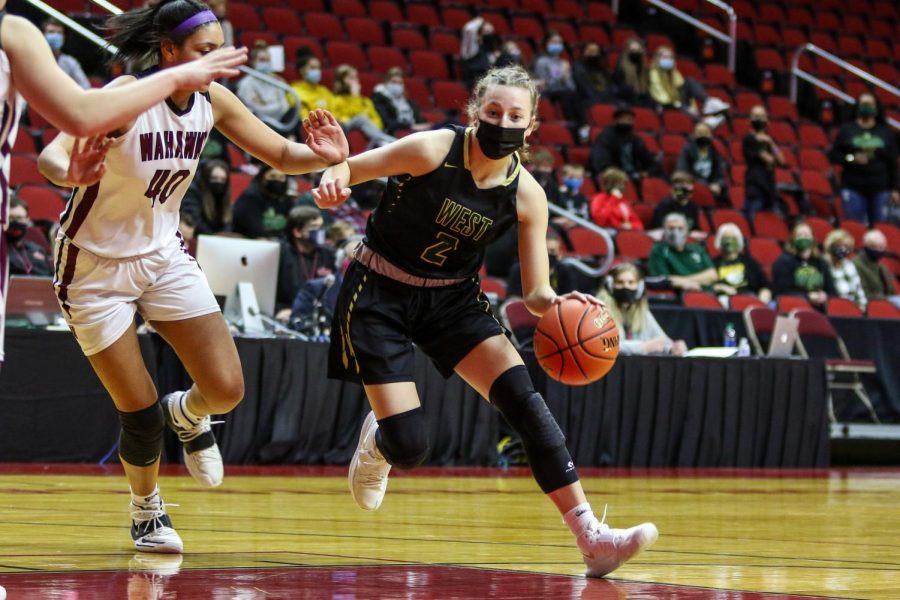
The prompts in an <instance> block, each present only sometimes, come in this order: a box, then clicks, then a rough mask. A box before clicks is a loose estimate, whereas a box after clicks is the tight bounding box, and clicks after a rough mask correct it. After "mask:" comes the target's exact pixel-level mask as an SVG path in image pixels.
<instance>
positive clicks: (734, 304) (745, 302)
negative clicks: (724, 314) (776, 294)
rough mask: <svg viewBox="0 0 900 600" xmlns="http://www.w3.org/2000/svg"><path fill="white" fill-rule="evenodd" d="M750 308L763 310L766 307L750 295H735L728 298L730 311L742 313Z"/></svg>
mask: <svg viewBox="0 0 900 600" xmlns="http://www.w3.org/2000/svg"><path fill="white" fill-rule="evenodd" d="M751 306H752V307H761V308H764V307H765V306H766V305H765V304H763V303H762V300H760V299H759V298H757V297H756V296H751V295H750V294H735V295H734V296H730V297H729V298H728V307H729V308H730V309H731V310H740V311H744V310H746V309H747V308H750V307H751Z"/></svg>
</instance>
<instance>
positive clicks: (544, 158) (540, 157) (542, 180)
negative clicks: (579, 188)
mask: <svg viewBox="0 0 900 600" xmlns="http://www.w3.org/2000/svg"><path fill="white" fill-rule="evenodd" d="M528 154H529V156H528V163H529V170H530V171H531V176H532V177H534V180H535V181H537V182H538V185H540V186H541V189H543V190H544V193H545V194H547V200H549V201H550V202H552V203H554V204H556V203H557V202H556V197H557V195H558V194H559V177H558V176H557V173H556V169H555V168H554V164H555V162H556V161H555V159H554V158H553V154H551V152H550V151H549V150H547V149H546V148H541V147H540V146H538V147H536V148H531V149H529V153H528Z"/></svg>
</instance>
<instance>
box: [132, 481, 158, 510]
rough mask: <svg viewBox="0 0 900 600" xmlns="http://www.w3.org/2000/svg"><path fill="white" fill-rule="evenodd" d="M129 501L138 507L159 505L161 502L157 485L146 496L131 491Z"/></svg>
mask: <svg viewBox="0 0 900 600" xmlns="http://www.w3.org/2000/svg"><path fill="white" fill-rule="evenodd" d="M131 502H132V503H133V504H134V505H135V506H139V507H140V508H155V507H157V506H159V505H160V503H161V502H162V500H161V499H160V497H159V486H156V487H155V488H153V491H152V492H150V493H149V494H148V495H146V496H139V495H137V494H135V493H134V492H131Z"/></svg>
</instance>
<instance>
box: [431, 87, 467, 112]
mask: <svg viewBox="0 0 900 600" xmlns="http://www.w3.org/2000/svg"><path fill="white" fill-rule="evenodd" d="M431 95H432V97H433V98H434V105H435V106H436V107H437V108H441V109H444V110H451V111H456V112H465V108H466V103H467V102H468V101H469V92H468V90H466V86H464V85H463V84H462V83H460V82H459V81H435V82H433V83H432V84H431Z"/></svg>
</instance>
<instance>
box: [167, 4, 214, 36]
mask: <svg viewBox="0 0 900 600" xmlns="http://www.w3.org/2000/svg"><path fill="white" fill-rule="evenodd" d="M218 20H219V19H218V17H216V15H214V14H213V13H212V11H211V10H204V11H203V12H198V13H197V14H196V15H194V16H193V17H188V18H187V19H185V20H184V21H183V22H182V23H181V25H179V26H178V27H176V28H175V29H173V30H172V36H174V37H178V36H180V35H183V34H185V33H187V32H188V31H191V30H192V29H196V28H197V27H200V26H201V25H206V24H207V23H212V22H213V21H218Z"/></svg>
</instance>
